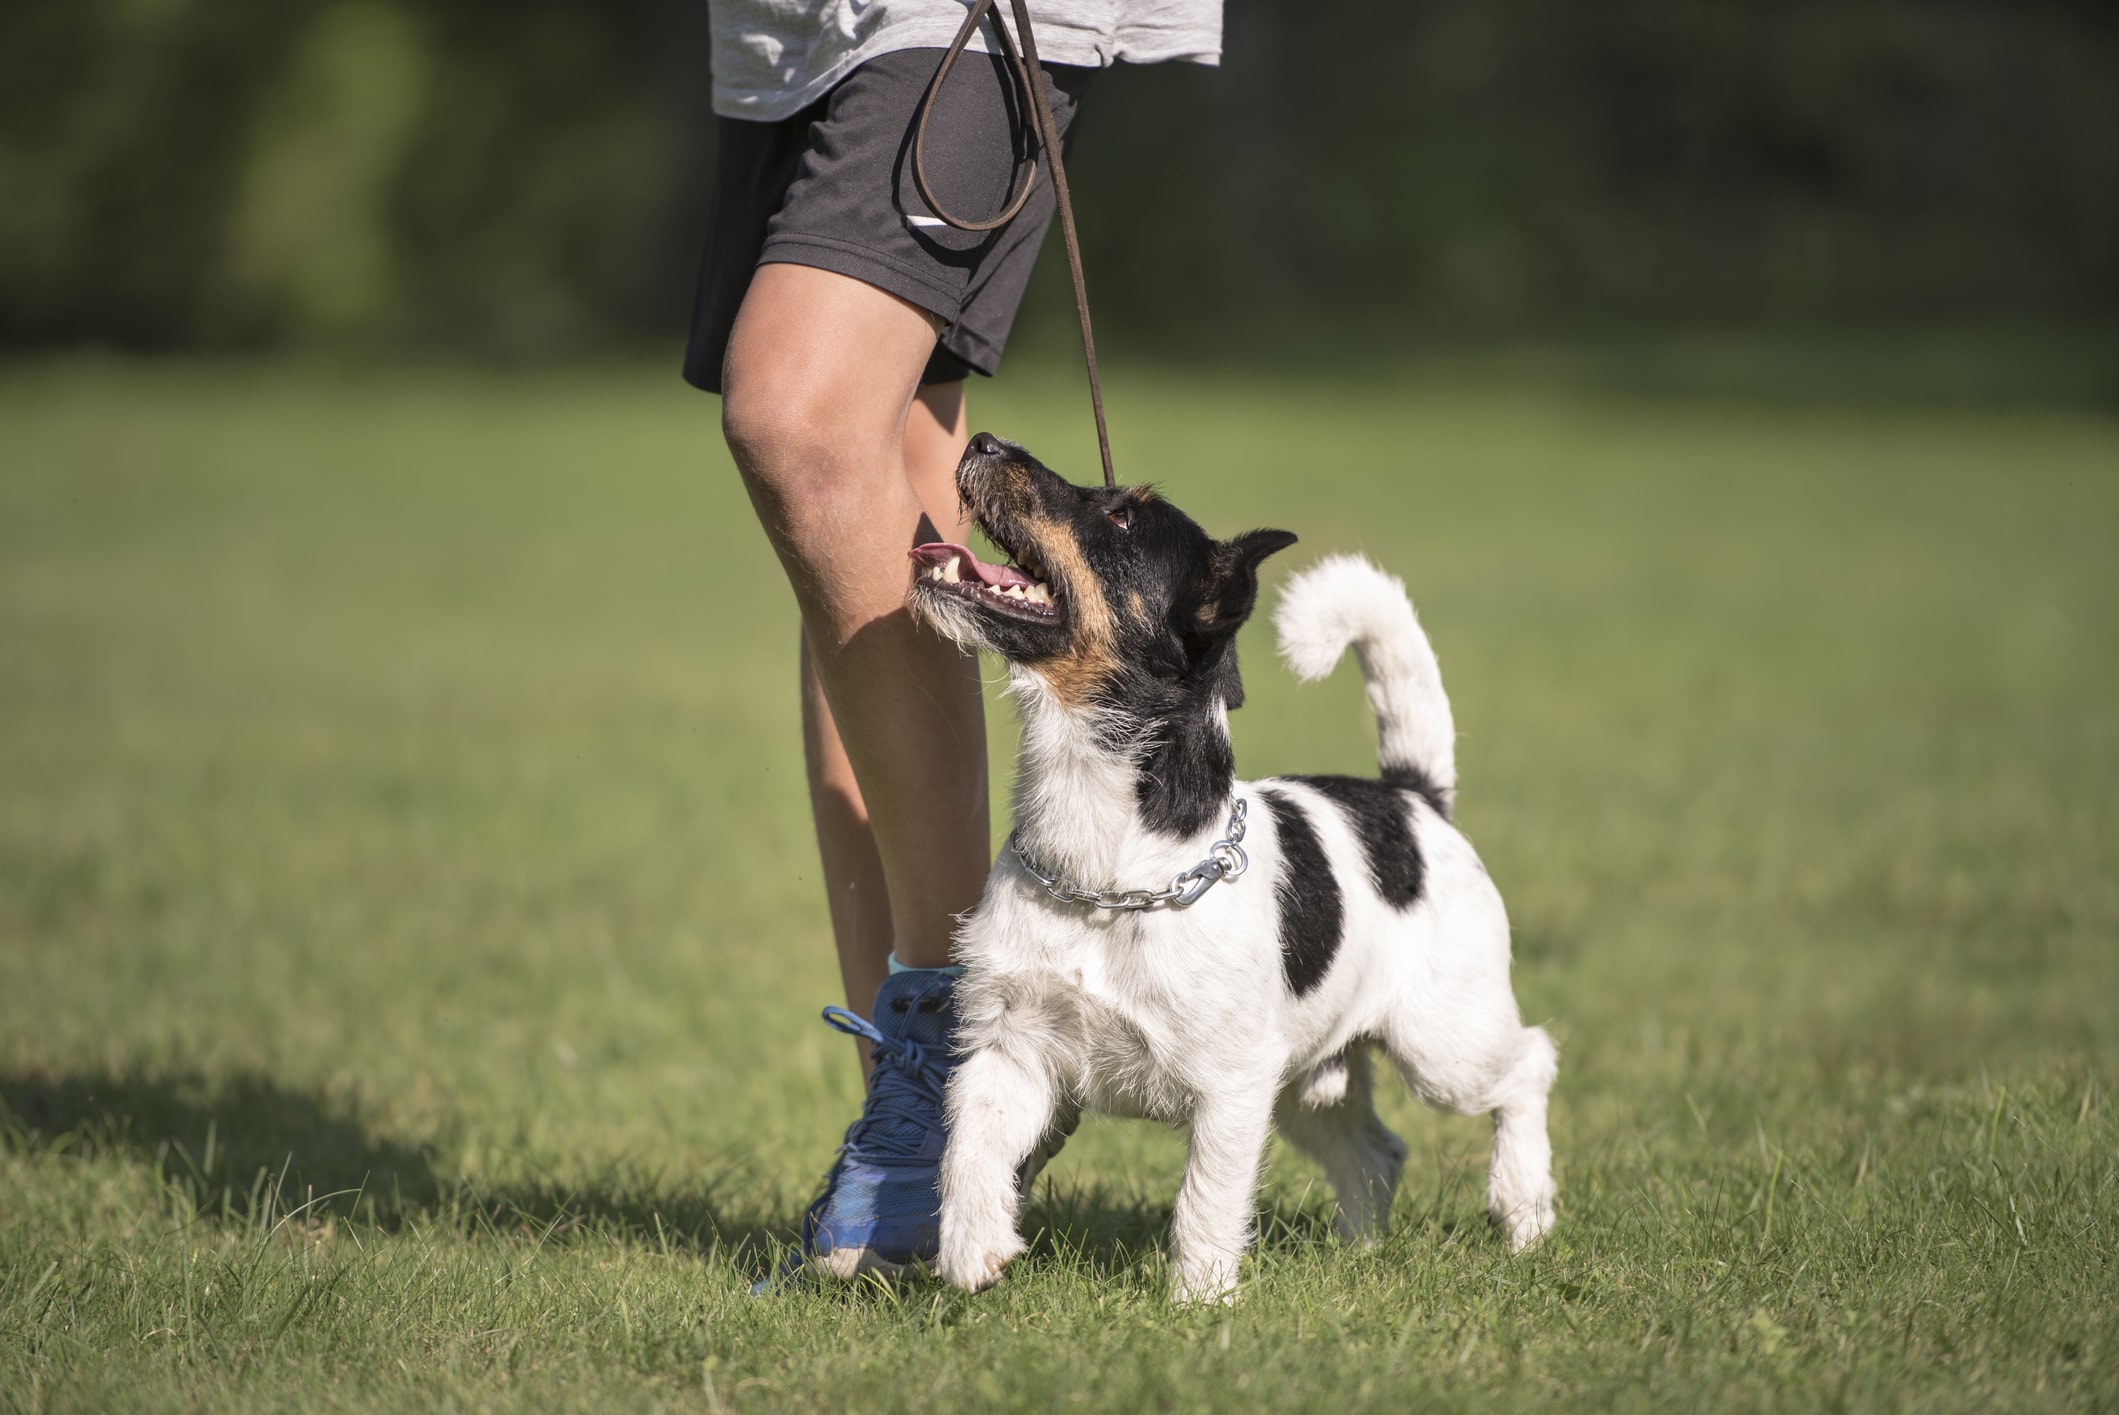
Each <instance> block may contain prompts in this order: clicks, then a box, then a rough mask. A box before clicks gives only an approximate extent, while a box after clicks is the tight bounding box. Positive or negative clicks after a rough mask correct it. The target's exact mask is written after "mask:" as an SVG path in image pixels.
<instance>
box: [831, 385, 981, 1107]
mask: <svg viewBox="0 0 2119 1415" xmlns="http://www.w3.org/2000/svg"><path fill="white" fill-rule="evenodd" d="M970 435H971V434H970V431H969V429H968V428H967V427H966V425H965V422H964V385H963V384H962V383H939V384H930V385H928V386H926V387H924V388H922V389H920V391H919V395H918V396H917V397H916V398H915V399H914V400H913V404H912V408H911V410H910V412H909V414H908V416H907V419H906V424H905V436H904V440H903V446H904V462H905V471H906V475H907V476H908V477H909V479H910V480H911V482H912V485H913V492H914V495H915V496H916V497H917V498H918V500H919V502H920V504H921V505H922V506H923V507H924V508H925V509H926V512H927V515H928V517H929V519H931V520H932V521H933V522H934V523H935V525H936V527H938V528H939V529H940V531H941V533H942V534H943V535H944V536H945V537H947V538H949V539H952V540H957V541H961V540H963V538H964V537H965V535H966V534H967V533H968V531H969V527H968V526H967V525H966V524H965V523H964V521H963V520H962V507H961V505H960V504H959V502H958V499H957V493H956V465H957V461H958V459H959V458H960V457H961V456H962V455H963V450H964V443H965V440H966V439H967V438H969V437H970ZM802 746H803V755H804V758H805V761H806V764H807V766H808V768H809V797H810V809H811V812H812V814H813V815H814V816H815V817H816V823H817V853H818V854H819V855H820V856H821V857H822V860H823V866H824V886H825V894H826V898H827V902H828V904H829V907H830V910H831V928H832V935H833V938H834V939H835V941H836V942H837V944H838V951H839V975H840V978H841V980H842V981H843V982H844V983H845V987H846V1005H847V1006H848V1007H851V1008H852V1009H853V1010H854V1011H856V1012H859V1013H862V1014H864V1015H865V1014H866V1013H867V1010H868V1007H869V1004H870V1002H871V1001H872V1000H873V999H874V998H875V995H876V989H877V988H879V987H881V986H882V985H883V979H884V977H885V976H886V974H887V972H888V969H889V959H890V950H891V919H890V891H889V888H888V886H887V885H886V884H885V882H884V876H883V859H882V855H881V853H880V852H879V851H878V850H877V848H876V839H875V831H874V829H873V827H872V826H871V824H870V822H869V818H868V806H867V803H866V802H865V801H864V800H863V799H862V796H861V787H860V783H859V782H858V781H856V780H855V777H854V770H853V764H852V763H851V762H850V761H848V760H847V756H846V748H845V745H844V744H843V743H842V742H841V741H840V740H839V731H838V726H837V724H836V723H835V722H834V721H833V719H832V715H831V705H830V704H829V703H828V702H827V701H826V700H825V696H824V687H823V684H821V683H820V682H819V681H818V680H817V673H816V667H815V665H814V664H813V663H812V662H811V661H810V651H809V639H808V635H807V633H805V634H804V635H803V641H802ZM981 756H982V757H983V745H982V748H981ZM980 769H981V771H983V761H982V762H981V766H980ZM859 1045H860V1051H861V1062H862V1066H863V1067H864V1068H865V1067H866V1066H867V1064H868V1043H867V1042H866V1041H865V1040H862V1041H860V1043H859Z"/></svg>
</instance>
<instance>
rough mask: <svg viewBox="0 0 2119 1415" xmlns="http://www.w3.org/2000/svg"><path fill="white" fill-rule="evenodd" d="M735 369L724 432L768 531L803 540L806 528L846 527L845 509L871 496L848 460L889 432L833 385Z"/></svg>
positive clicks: (858, 464) (863, 473)
mask: <svg viewBox="0 0 2119 1415" xmlns="http://www.w3.org/2000/svg"><path fill="white" fill-rule="evenodd" d="M730 363H731V370H730V375H729V377H728V379H727V382H726V384H725V386H726V388H727V390H728V391H727V393H726V394H725V395H724V396H723V398H722V400H721V432H722V436H723V437H725V438H726V439H727V440H728V447H729V451H730V452H731V453H733V454H734V456H735V459H736V469H737V470H738V471H739V472H741V473H742V475H743V480H744V482H745V484H746V485H747V486H748V487H749V489H750V492H751V495H752V497H753V499H754V500H756V501H757V503H758V509H759V511H760V513H761V514H762V515H764V516H765V517H766V518H767V520H768V528H769V529H772V530H774V531H776V532H778V533H782V534H785V535H788V536H790V537H792V538H794V539H797V540H800V539H803V538H804V537H803V530H804V528H805V527H806V526H810V525H816V524H824V525H829V524H833V523H836V522H838V521H840V520H841V519H843V517H844V515H845V513H846V510H847V506H846V503H847V502H849V501H857V500H859V499H860V498H862V497H864V496H866V495H867V494H868V487H867V485H866V482H867V479H868V476H869V474H870V471H871V469H870V468H868V467H865V466H863V465H862V459H860V458H859V457H857V456H856V457H849V456H848V455H847V454H848V452H849V451H850V450H858V449H861V448H863V447H865V446H868V445H870V444H871V443H872V442H873V441H874V440H875V439H876V438H878V437H880V436H884V435H887V433H888V431H889V430H888V429H887V428H881V429H879V428H873V427H869V426H865V425H864V424H865V422H866V420H865V419H860V418H858V417H857V416H855V415H853V414H851V413H850V412H849V410H848V409H847V407H846V404H845V400H843V399H840V398H835V397H834V394H835V393H837V392H838V391H839V390H836V389H834V388H832V387H830V386H828V385H826V386H821V387H820V386H818V385H817V384H816V383H814V382H809V381H805V380H803V379H800V378H791V377H788V376H786V374H785V373H782V372H779V371H775V370H770V369H768V370H764V371H760V372H755V373H753V372H742V373H739V372H737V371H736V368H735V361H734V360H733V359H732V360H731V361H730Z"/></svg>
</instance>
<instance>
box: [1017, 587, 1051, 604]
mask: <svg viewBox="0 0 2119 1415" xmlns="http://www.w3.org/2000/svg"><path fill="white" fill-rule="evenodd" d="M1023 598H1025V599H1027V600H1029V601H1030V602H1031V603H1033V604H1050V603H1052V591H1050V590H1048V589H1046V588H1045V587H1044V586H1043V585H1032V586H1031V587H1030V588H1029V590H1028V591H1027V592H1025V594H1024V595H1023Z"/></svg>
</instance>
